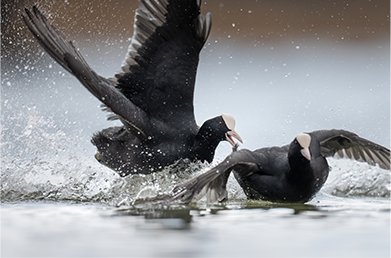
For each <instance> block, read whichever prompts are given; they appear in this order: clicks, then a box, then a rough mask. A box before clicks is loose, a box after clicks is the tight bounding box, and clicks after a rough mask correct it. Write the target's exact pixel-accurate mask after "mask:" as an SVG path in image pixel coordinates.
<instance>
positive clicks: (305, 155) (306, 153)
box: [289, 133, 311, 161]
mask: <svg viewBox="0 0 391 258" xmlns="http://www.w3.org/2000/svg"><path fill="white" fill-rule="evenodd" d="M310 144H311V136H310V135H309V134H306V133H300V134H298V135H297V136H296V138H295V139H294V140H293V142H292V143H291V145H290V148H289V156H290V157H295V158H300V159H305V160H307V161H310V160H311V150H310Z"/></svg>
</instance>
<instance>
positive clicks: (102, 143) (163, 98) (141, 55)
mask: <svg viewBox="0 0 391 258" xmlns="http://www.w3.org/2000/svg"><path fill="white" fill-rule="evenodd" d="M200 5H201V1H197V0H163V1H161V0H140V1H139V8H138V9H137V10H136V15H135V21H134V33H133V37H132V40H131V44H130V46H129V49H128V53H127V55H126V58H125V60H124V62H123V63H122V67H121V69H120V70H119V71H118V72H116V74H115V77H113V78H108V79H106V78H103V77H102V76H99V75H98V74H97V73H95V72H94V71H93V69H92V68H91V67H90V66H89V65H88V64H87V62H86V61H85V60H84V58H83V57H82V55H81V54H80V53H79V51H78V50H77V49H76V48H75V47H74V46H73V44H72V42H71V41H67V40H66V38H65V37H64V35H63V34H62V33H61V32H60V31H59V30H58V29H57V28H55V27H54V26H52V25H50V24H49V23H48V22H47V20H46V17H45V16H44V15H43V14H42V13H41V12H40V11H39V10H38V9H37V8H36V7H33V12H30V11H29V10H28V9H26V10H25V11H26V13H27V17H25V16H23V20H24V22H25V23H26V25H27V26H28V28H29V29H30V31H31V32H32V33H33V35H34V37H35V38H36V39H37V41H38V42H39V43H40V45H41V46H42V47H43V48H44V49H45V50H46V52H47V53H48V54H50V55H51V56H52V57H53V58H54V59H55V60H56V61H57V62H58V63H59V64H60V65H61V66H62V67H64V68H65V69H66V70H67V71H69V72H70V73H71V74H73V75H74V76H75V77H76V78H77V79H78V80H79V81H80V82H81V83H82V84H83V85H84V86H85V87H86V88H87V89H88V90H89V91H90V92H91V93H92V94H93V95H94V96H95V97H96V98H98V99H99V100H100V101H101V102H102V103H103V104H104V109H105V110H107V111H109V112H111V114H112V115H111V116H110V117H109V119H120V120H121V121H122V123H123V126H121V127H112V128H108V129H105V130H103V131H101V132H99V133H97V134H95V135H94V137H93V139H92V143H93V144H94V145H96V147H97V149H98V153H97V154H96V158H97V159H98V161H100V162H101V163H102V164H105V165H107V166H108V167H110V168H112V169H114V170H115V171H117V172H118V173H119V174H120V175H121V176H126V175H128V174H133V173H151V172H154V171H157V170H160V169H161V168H163V167H164V166H166V165H169V164H173V163H174V162H175V161H177V160H179V159H190V160H192V161H195V160H200V161H208V162H210V161H212V159H213V156H214V152H215V148H216V147H217V145H218V144H219V142H220V141H223V140H228V141H229V142H230V143H231V144H235V143H234V142H233V139H232V138H233V137H235V138H237V139H238V140H239V141H241V138H240V137H239V135H238V134H237V133H236V132H235V130H234V127H235V120H234V118H233V117H232V116H230V115H228V114H223V115H221V116H218V117H215V118H213V119H210V120H208V121H206V122H205V123H204V124H203V125H202V126H201V127H200V128H199V127H198V126H197V124H196V122H195V117H194V107H193V95H194V84H195V79H196V72H197V65H198V60H199V53H200V51H201V49H202V47H203V46H204V44H205V41H206V40H207V38H208V35H209V32H210V29H211V25H212V15H211V14H210V13H208V14H207V15H206V16H204V15H202V14H200Z"/></svg>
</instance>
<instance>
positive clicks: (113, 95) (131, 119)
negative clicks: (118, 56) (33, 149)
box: [22, 6, 148, 134]
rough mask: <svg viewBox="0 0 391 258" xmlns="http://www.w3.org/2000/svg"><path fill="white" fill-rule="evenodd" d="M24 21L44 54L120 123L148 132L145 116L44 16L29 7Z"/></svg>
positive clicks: (143, 132)
mask: <svg viewBox="0 0 391 258" xmlns="http://www.w3.org/2000/svg"><path fill="white" fill-rule="evenodd" d="M25 11H26V14H27V16H28V17H26V16H24V15H22V17H23V20H24V22H25V23H26V25H27V27H28V28H29V29H30V31H31V32H32V34H33V35H34V37H35V38H36V39H37V40H38V42H39V43H40V45H41V46H42V47H43V48H44V49H45V50H46V52H47V53H48V54H49V55H50V56H51V57H53V58H54V59H55V60H56V61H57V62H58V63H59V64H60V65H61V66H62V67H64V68H65V69H66V70H67V71H69V72H70V73H72V74H73V75H74V76H76V77H77V78H78V79H79V81H80V82H81V83H82V84H83V85H84V86H85V87H86V88H87V89H88V90H89V91H90V92H91V93H92V94H93V95H94V96H95V97H96V98H98V99H99V100H100V101H101V102H103V103H104V104H105V105H107V106H109V107H110V108H111V110H112V111H113V112H115V113H116V114H117V115H119V116H120V117H121V118H122V120H125V121H127V122H128V123H129V124H131V125H132V126H133V127H134V128H136V129H137V130H138V131H140V132H141V133H142V134H146V133H148V132H147V131H148V126H147V124H146V123H145V121H146V114H145V112H144V111H143V110H142V109H140V108H139V107H137V106H135V105H134V104H133V103H132V102H131V101H130V100H129V99H127V98H126V97H125V96H124V95H123V94H122V93H121V92H120V91H118V89H116V88H115V87H114V86H113V84H112V83H111V82H110V81H108V80H107V79H105V78H103V77H101V76H99V75H98V74H96V73H95V72H94V71H93V70H92V69H91V67H90V66H89V65H88V64H87V62H86V61H85V60H84V58H83V57H82V55H81V54H80V52H79V51H77V50H76V48H75V47H74V46H73V44H72V42H71V41H67V40H66V38H65V36H64V35H63V34H62V33H61V32H60V31H59V30H58V29H57V28H56V27H54V26H53V25H50V24H49V23H48V22H47V19H46V17H45V16H44V15H43V14H42V13H41V12H40V11H39V10H38V9H37V7H35V6H34V7H33V13H31V12H30V11H29V10H28V9H25Z"/></svg>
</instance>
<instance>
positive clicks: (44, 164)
mask: <svg viewBox="0 0 391 258" xmlns="http://www.w3.org/2000/svg"><path fill="white" fill-rule="evenodd" d="M2 123H3V125H4V126H3V131H2V144H1V149H2V159H1V162H2V164H1V167H2V173H1V199H2V201H9V202H13V201H26V200H51V201H64V200H68V201H69V200H70V201H76V202H100V203H107V204H109V205H118V204H130V203H131V202H132V201H133V199H134V198H135V197H136V196H138V195H143V194H146V193H147V192H148V191H147V190H148V189H149V194H154V193H157V192H163V191H169V190H171V189H172V188H173V187H174V186H175V185H176V184H178V183H180V182H182V181H183V180H185V179H188V178H189V177H190V176H191V174H192V173H193V172H194V171H197V170H200V168H202V167H205V166H207V164H203V163H189V162H186V161H180V162H177V163H176V164H174V165H172V166H170V167H167V168H166V169H165V170H164V171H162V172H160V173H155V174H151V175H133V176H128V177H126V178H121V177H119V175H118V174H117V173H115V172H114V171H112V170H110V169H108V168H107V167H104V166H102V165H101V164H99V163H98V162H97V161H95V160H94V158H93V154H92V153H88V151H86V150H85V149H84V148H83V146H82V144H81V143H82V142H83V140H82V139H80V138H78V136H72V137H71V136H69V135H67V133H65V132H64V131H63V130H61V129H58V128H57V126H56V123H55V122H54V120H53V119H51V118H48V117H43V116H41V115H40V114H39V113H38V112H37V111H36V109H35V108H26V109H25V110H21V111H19V112H18V113H16V114H14V115H12V116H9V117H7V119H4V118H3V121H2Z"/></svg>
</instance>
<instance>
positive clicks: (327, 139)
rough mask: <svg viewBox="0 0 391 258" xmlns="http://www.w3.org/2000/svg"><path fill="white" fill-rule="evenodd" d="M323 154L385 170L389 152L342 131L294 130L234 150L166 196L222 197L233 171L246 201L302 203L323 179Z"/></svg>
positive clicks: (325, 165)
mask: <svg viewBox="0 0 391 258" xmlns="http://www.w3.org/2000/svg"><path fill="white" fill-rule="evenodd" d="M326 157H345V158H350V159H355V160H358V161H363V162H367V163H369V164H371V165H375V164H377V165H379V166H380V167H381V168H384V169H390V150H389V149H387V148H385V147H383V146H380V145H378V144H376V143H373V142H371V141H369V140H366V139H363V138H361V137H359V136H358V135H356V134H354V133H352V132H348V131H344V130H320V131H314V132H311V133H302V134H298V135H297V136H296V137H295V139H294V140H293V141H292V143H291V144H289V145H286V146H283V147H270V148H261V149H258V150H255V151H249V150H246V149H242V150H239V151H234V152H233V153H232V154H230V155H229V156H228V157H227V158H226V159H225V160H224V161H223V162H221V163H220V164H219V165H217V166H216V167H214V168H213V169H211V170H209V171H207V172H205V173H203V174H201V175H199V176H197V177H195V178H193V179H190V180H189V181H187V182H185V183H183V184H181V185H179V186H177V187H175V188H174V190H173V191H172V193H171V195H170V196H169V197H167V196H166V198H171V200H173V201H179V202H181V203H189V202H191V201H193V200H197V199H199V198H201V197H203V196H205V195H206V196H207V199H208V201H209V202H213V201H224V200H225V199H226V198H227V191H226V184H227V180H228V177H229V175H230V173H231V171H233V173H234V175H235V178H236V180H237V181H238V182H239V184H240V186H241V187H242V188H243V191H244V193H245V194H246V196H247V197H248V198H249V199H260V200H266V201H272V202H307V201H309V200H310V199H311V198H312V197H313V196H314V195H315V194H316V193H317V192H318V191H319V190H320V189H321V187H322V186H323V184H324V183H325V182H326V179H327V176H328V174H329V165H328V163H327V161H326Z"/></svg>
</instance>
